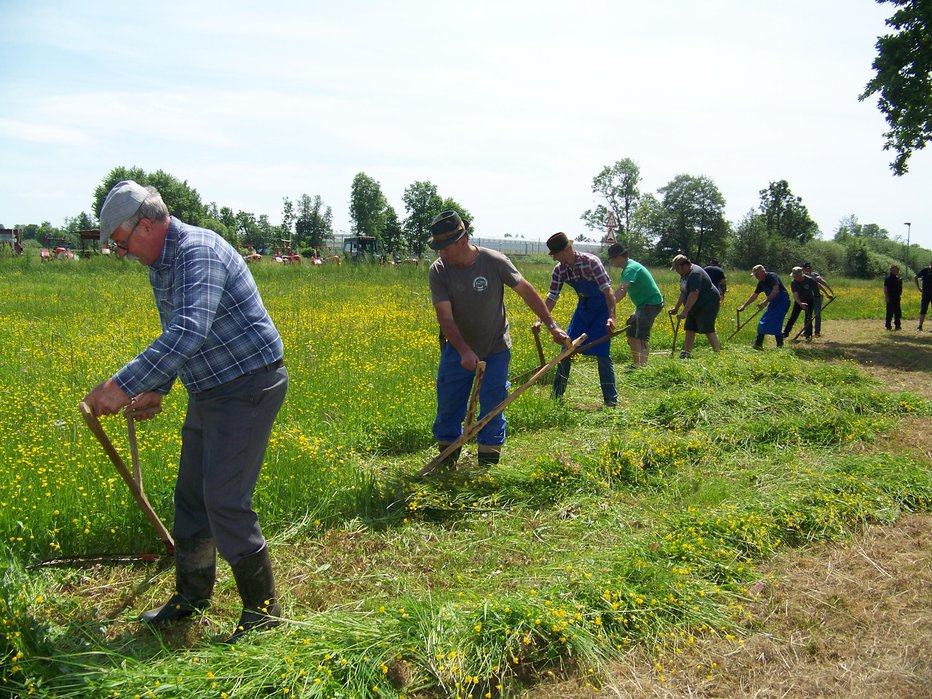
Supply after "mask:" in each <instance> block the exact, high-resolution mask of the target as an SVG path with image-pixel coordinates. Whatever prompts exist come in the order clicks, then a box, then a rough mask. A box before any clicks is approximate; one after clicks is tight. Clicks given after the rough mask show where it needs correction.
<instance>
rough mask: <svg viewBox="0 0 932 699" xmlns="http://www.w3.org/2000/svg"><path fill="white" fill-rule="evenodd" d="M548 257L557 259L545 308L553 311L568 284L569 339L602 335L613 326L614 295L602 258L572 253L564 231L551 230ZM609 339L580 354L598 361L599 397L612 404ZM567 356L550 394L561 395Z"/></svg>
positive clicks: (568, 366)
mask: <svg viewBox="0 0 932 699" xmlns="http://www.w3.org/2000/svg"><path fill="white" fill-rule="evenodd" d="M547 248H548V249H549V250H550V256H551V257H552V258H553V259H554V260H555V261H556V262H557V264H556V266H555V267H554V268H553V273H552V274H551V277H550V292H549V293H548V294H547V298H546V299H544V303H546V304H547V309H548V310H553V307H554V306H556V305H557V300H558V299H559V298H560V291H561V290H562V289H563V285H564V284H569V285H570V286H571V287H573V289H574V290H575V291H576V294H577V297H578V298H577V301H576V310H575V311H573V318H572V320H570V324H569V327H568V328H567V329H566V333H567V335H569V336H570V337H571V338H575V337H579V336H580V335H581V334H582V333H586V335H588V338H587V340H586V344H589V343H592V342H595V341H596V340H599V339H601V338H603V337H605V336H606V335H607V334H608V333H609V332H610V331H611V330H614V328H615V295H614V294H613V293H612V280H611V278H610V277H609V276H608V272H607V271H606V270H605V265H603V264H602V261H601V260H600V259H599V258H598V257H596V256H595V255H592V254H590V253H588V252H576V251H575V250H574V249H573V241H572V240H570V239H569V238H567V236H566V233H562V232H561V233H554V234H553V235H552V236H550V237H549V238H548V239H547ZM610 350H611V340H606V341H605V342H602V343H600V344H598V345H595V346H594V347H591V348H590V349H588V350H584V351H583V352H582V354H585V355H590V356H594V357H595V358H596V360H597V361H598V363H599V383H600V384H601V387H602V399H603V401H604V402H605V405H606V406H608V407H612V406H614V405H616V404H617V403H618V389H617V387H616V386H615V365H614V364H613V363H612V357H611V355H610ZM571 368H572V360H571V358H567V359H564V360H563V361H562V362H560V366H559V368H558V369H557V375H556V378H555V379H554V381H553V397H554V398H561V397H562V396H563V393H564V392H565V391H566V384H567V382H568V381H569V377H570V369H571Z"/></svg>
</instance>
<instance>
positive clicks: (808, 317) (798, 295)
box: [783, 267, 819, 342]
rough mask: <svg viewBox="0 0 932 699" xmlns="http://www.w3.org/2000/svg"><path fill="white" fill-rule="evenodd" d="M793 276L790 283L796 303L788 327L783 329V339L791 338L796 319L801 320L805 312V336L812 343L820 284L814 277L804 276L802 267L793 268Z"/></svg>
mask: <svg viewBox="0 0 932 699" xmlns="http://www.w3.org/2000/svg"><path fill="white" fill-rule="evenodd" d="M791 274H792V275H793V281H791V282H790V291H791V292H792V293H793V301H794V303H793V310H792V312H791V313H790V317H789V319H788V320H787V321H786V326H785V327H784V328H783V337H789V336H790V331H791V330H792V329H793V324H794V323H795V322H796V319H797V318H799V314H800V312H802V311H805V320H804V321H803V335H804V336H805V338H806V342H812V312H813V302H814V301H815V295H816V293H818V292H817V289H818V288H819V283H818V282H817V281H816V280H815V278H814V277H810V276H809V275H808V274H803V268H802V267H793V271H792V272H791Z"/></svg>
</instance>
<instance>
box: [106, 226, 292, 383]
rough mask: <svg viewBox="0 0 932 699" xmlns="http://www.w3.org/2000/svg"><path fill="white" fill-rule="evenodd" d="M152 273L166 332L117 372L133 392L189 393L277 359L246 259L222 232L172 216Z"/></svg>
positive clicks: (277, 345) (279, 350)
mask: <svg viewBox="0 0 932 699" xmlns="http://www.w3.org/2000/svg"><path fill="white" fill-rule="evenodd" d="M149 281H150V282H151V284H152V292H153V294H154V295H155V304H156V307H157V308H158V311H159V319H160V320H161V324H162V334H161V335H159V336H158V337H157V338H156V339H155V341H154V342H153V343H152V344H151V345H149V346H148V347H147V348H146V349H145V350H143V352H142V353H141V354H139V355H138V356H137V357H136V358H135V359H133V360H132V361H130V362H129V363H128V364H127V365H126V366H124V367H123V368H122V369H120V370H119V371H118V372H117V373H116V374H115V375H114V377H113V379H114V381H115V382H116V383H117V385H118V386H119V387H120V388H122V389H123V390H124V391H125V392H126V393H127V394H128V395H130V396H135V395H138V394H140V393H143V392H145V391H158V392H159V393H168V391H169V390H170V389H171V386H172V383H173V382H174V380H175V377H176V376H179V377H180V378H181V381H182V383H184V385H185V387H187V389H188V390H189V391H190V392H192V393H200V392H201V391H205V390H207V389H209V388H213V387H215V386H219V385H220V384H224V383H227V382H228V381H232V380H233V379H236V378H239V377H240V376H242V375H243V374H245V373H246V372H248V371H251V370H253V369H258V368H260V367H263V366H266V365H268V364H272V363H273V362H276V361H278V360H279V359H281V358H282V355H283V353H284V349H283V345H282V340H281V337H279V335H278V331H277V330H276V329H275V326H274V325H273V324H272V319H271V318H269V314H268V313H267V312H266V310H265V306H264V305H263V304H262V299H261V298H260V297H259V290H258V289H257V288H256V283H255V281H254V280H253V278H252V275H251V274H250V272H249V270H248V269H247V268H246V262H245V261H244V260H243V257H242V255H240V254H239V253H238V252H236V250H234V249H233V248H232V247H231V246H230V244H229V243H227V242H226V241H225V240H224V239H223V238H221V237H220V236H219V235H217V234H216V233H214V232H213V231H209V230H207V229H205V228H196V227H194V226H189V225H187V224H185V223H182V222H181V221H179V220H178V219H177V218H174V217H172V218H171V223H170V224H169V226H168V232H167V233H166V235H165V244H164V246H163V247H162V254H161V256H160V257H159V259H158V260H156V261H155V262H153V263H152V265H150V267H149Z"/></svg>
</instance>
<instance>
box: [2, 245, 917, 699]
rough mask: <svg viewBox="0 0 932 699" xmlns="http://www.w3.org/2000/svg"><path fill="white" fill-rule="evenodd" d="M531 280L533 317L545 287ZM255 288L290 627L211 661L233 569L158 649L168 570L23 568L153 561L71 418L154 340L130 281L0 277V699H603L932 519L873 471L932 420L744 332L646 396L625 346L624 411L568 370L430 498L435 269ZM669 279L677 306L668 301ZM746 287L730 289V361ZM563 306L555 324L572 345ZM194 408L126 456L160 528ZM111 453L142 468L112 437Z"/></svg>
mask: <svg viewBox="0 0 932 699" xmlns="http://www.w3.org/2000/svg"><path fill="white" fill-rule="evenodd" d="M519 267H520V268H521V269H522V272H524V273H525V274H526V276H527V277H528V278H529V279H530V280H531V281H532V283H533V284H534V285H535V287H537V288H538V290H540V291H545V290H546V285H547V282H548V277H549V270H550V265H549V264H546V263H542V262H524V263H519ZM254 274H255V276H256V279H257V282H258V284H259V287H260V290H261V292H262V295H263V299H264V300H265V302H266V305H267V307H268V308H269V311H270V313H271V315H272V316H273V319H274V320H275V322H276V325H277V326H278V328H279V330H280V332H281V334H282V336H283V339H284V341H285V348H286V363H287V366H288V369H289V373H290V377H291V384H290V389H289V395H288V398H287V400H286V404H285V407H284V408H283V410H282V412H281V414H280V416H279V419H278V422H277V424H276V428H275V431H274V433H273V437H272V441H271V443H270V447H269V452H268V456H267V462H266V467H265V469H264V470H263V474H262V478H261V480H260V483H259V486H258V489H257V492H256V509H257V510H258V512H259V514H260V518H261V520H262V522H263V528H264V530H265V532H266V534H267V536H269V538H270V539H271V540H272V542H273V548H272V556H273V560H274V561H275V564H276V568H277V570H278V577H279V587H280V590H281V592H282V596H283V603H284V607H285V614H286V616H287V618H288V620H289V622H288V623H287V624H285V625H283V626H282V627H281V628H280V629H278V630H275V631H273V632H270V633H267V634H261V635H257V636H255V637H254V638H251V639H249V640H248V641H246V642H244V643H242V644H241V645H240V646H237V647H236V648H235V649H230V648H226V647H221V646H218V645H216V644H214V643H212V641H214V640H216V638H218V637H220V636H221V635H223V631H224V630H225V629H226V628H227V627H228V626H229V625H230V624H231V623H232V622H233V617H234V614H235V612H236V611H237V608H236V605H237V603H238V599H237V597H236V593H235V586H233V583H232V580H230V579H229V575H228V571H226V570H224V571H223V575H224V576H225V577H224V578H222V579H221V582H220V586H219V594H218V599H217V603H216V606H215V607H214V608H213V609H212V610H211V611H210V612H208V613H207V614H206V615H205V616H204V618H203V619H201V620H199V621H198V622H196V623H194V624H192V625H181V627H180V628H179V629H172V630H169V631H168V632H166V633H165V634H163V635H159V634H157V633H156V632H154V631H153V630H150V629H148V628H145V627H142V626H140V625H139V624H137V623H136V622H135V617H136V614H137V613H138V611H139V610H141V609H143V608H145V607H146V605H148V604H150V603H155V602H157V601H158V600H159V598H161V597H162V596H164V595H165V594H166V593H167V592H169V591H170V589H171V586H172V574H171V570H170V569H167V570H166V569H165V568H164V567H159V566H158V565H157V564H151V565H148V566H142V567H139V566H136V567H127V566H102V567H97V568H94V569H92V570H86V569H77V570H75V569H58V568H28V567H27V566H30V565H31V564H34V563H35V562H37V561H41V560H43V559H48V558H52V557H59V556H76V555H82V554H94V553H108V554H116V553H132V554H139V553H143V552H158V550H159V547H160V544H159V542H158V539H157V537H156V536H155V534H154V533H153V531H152V530H151V528H150V526H149V524H148V522H147V521H146V519H145V518H144V516H143V515H142V514H141V513H140V512H139V511H138V509H137V508H136V506H135V504H134V502H133V500H132V498H131V497H130V496H129V493H128V491H127V489H126V487H125V485H124V484H123V483H122V482H121V481H120V479H119V477H118V476H117V474H116V472H115V471H114V469H113V467H112V465H111V464H110V462H109V461H108V459H107V457H106V456H105V454H104V453H103V451H102V450H101V448H100V446H99V445H98V444H97V442H96V441H95V440H94V438H93V436H92V435H91V434H90V432H89V431H88V430H87V429H86V427H85V426H84V423H83V421H82V420H81V417H80V415H79V413H78V411H77V403H78V401H79V400H80V399H81V397H83V395H84V394H85V393H86V392H87V391H88V390H89V389H90V388H91V387H92V386H93V385H95V384H96V383H98V382H100V381H102V380H104V379H105V378H107V377H108V376H110V375H111V374H112V373H113V372H114V371H116V370H117V369H118V368H119V367H120V366H121V365H122V364H123V363H124V362H125V361H127V360H128V359H130V358H131V357H132V356H133V355H134V354H135V353H136V352H138V351H139V350H141V349H142V348H144V347H145V346H146V344H147V343H148V341H149V340H151V338H152V337H153V336H154V335H155V333H156V332H157V329H158V320H157V316H156V313H155V310H154V308H153V304H152V300H151V292H150V290H149V286H148V280H147V277H146V274H145V270H143V269H142V268H140V267H139V266H138V265H127V264H121V263H118V262H117V261H116V260H109V259H105V258H100V259H92V260H84V261H80V262H78V263H72V264H57V263H45V264H40V263H38V262H35V261H32V262H30V261H28V260H0V293H2V296H0V310H2V313H0V341H2V346H3V347H4V352H3V361H2V363H0V389H2V390H0V429H2V430H3V434H4V439H3V447H2V456H3V459H2V462H0V463H2V465H0V471H3V473H2V478H0V532H2V534H3V536H4V537H5V540H6V541H7V542H8V546H7V547H6V551H5V552H4V553H3V554H2V559H0V561H2V566H3V570H2V579H0V658H2V663H3V664H2V670H0V693H2V692H7V693H9V694H11V695H14V696H16V695H18V694H22V695H28V694H31V695H36V696H58V697H87V696H92V697H110V696H115V697H116V696H119V697H122V696H130V697H132V696H136V695H138V696H140V697H142V696H170V697H218V696H227V697H254V696H269V695H272V696H308V697H310V696H322V697H325V696H344V697H362V696H393V697H401V696H405V697H433V696H461V697H482V696H489V697H491V696H513V695H514V694H515V693H516V692H517V691H518V690H519V688H520V687H521V686H523V685H524V684H526V683H529V682H534V681H537V680H538V679H541V678H547V677H549V676H551V675H552V674H561V673H566V672H573V673H577V674H579V675H580V676H583V677H587V678H589V680H590V682H591V684H592V686H593V687H597V686H598V685H599V681H600V680H599V678H600V671H601V668H603V667H604V665H605V664H606V663H608V662H610V661H611V659H612V658H613V657H615V656H616V654H618V653H620V652H622V651H623V650H624V649H626V648H629V647H630V646H631V644H638V643H646V644H656V643H663V642H664V639H665V638H669V636H670V635H671V634H673V635H675V636H677V637H678V638H687V639H688V638H690V637H692V636H694V635H698V634H709V633H714V634H726V635H729V636H735V637H738V636H740V634H741V633H742V631H743V630H744V629H746V628H747V627H748V626H749V624H750V620H748V619H747V618H746V616H745V615H744V613H743V604H742V600H743V598H744V597H745V596H746V592H747V587H748V585H750V584H752V583H753V581H754V580H755V579H756V575H757V574H756V573H755V566H756V565H758V564H759V563H761V562H763V561H766V560H767V559H769V558H770V557H771V556H772V555H773V554H774V553H775V552H777V551H779V550H781V549H783V548H785V547H789V546H797V545H800V544H803V543H805V542H809V541H816V540H826V539H828V540H831V539H835V538H843V537H846V536H848V534H849V533H850V532H851V531H852V530H854V529H856V528H857V527H858V526H859V525H860V524H862V523H863V522H865V521H881V522H890V521H894V520H895V519H896V518H897V516H898V515H899V514H900V513H901V512H903V511H912V510H920V511H922V510H927V509H928V508H929V503H930V499H932V471H930V468H929V466H930V465H929V463H928V462H927V461H922V460H915V459H910V458H906V457H904V456H903V455H902V454H901V453H898V452H895V451H890V450H887V449H885V448H884V439H885V435H888V434H890V432H891V430H895V428H896V427H897V425H898V424H899V421H900V420H901V419H902V418H903V417H904V416H925V417H928V416H930V415H932V403H930V402H929V401H928V400H926V399H924V398H922V397H920V396H919V395H916V394H912V393H892V392H889V391H886V390H884V387H883V386H882V385H881V384H880V383H879V382H878V381H876V380H874V379H872V378H870V377H869V376H866V375H865V374H864V373H862V371H861V370H859V369H858V368H857V367H856V366H855V365H854V364H852V363H845V362H832V363H826V362H822V361H812V360H811V359H808V358H807V357H809V356H812V355H811V354H810V355H807V354H806V353H804V352H799V353H797V352H796V351H795V350H793V349H786V350H783V351H776V350H773V349H772V348H771V349H770V351H767V352H763V353H754V352H752V351H751V350H750V349H749V346H750V344H751V341H752V339H753V332H754V331H753V326H754V323H751V324H749V326H748V327H747V328H745V329H744V330H743V331H742V332H741V333H740V334H739V335H738V336H737V337H736V338H735V339H734V340H733V341H731V342H728V343H723V345H724V349H725V351H724V352H722V353H721V354H719V355H714V354H712V353H711V352H710V351H709V350H708V349H707V345H706V344H705V340H704V339H703V338H700V339H699V340H698V342H697V348H698V351H697V352H696V353H695V356H696V359H694V360H693V361H691V362H682V361H679V360H674V359H671V358H670V356H669V350H670V348H671V341H672V325H671V324H670V322H669V321H668V319H667V318H666V316H665V314H664V315H663V316H662V317H659V318H658V320H657V323H656V325H655V329H654V333H653V336H652V349H653V350H655V351H658V352H659V351H663V350H666V351H665V352H664V353H663V354H658V355H657V356H654V357H651V360H650V363H649V365H648V367H647V368H646V369H644V370H642V371H637V372H633V373H632V372H625V371H622V370H621V368H622V367H623V366H624V364H626V363H627V361H628V350H627V345H626V343H624V342H616V343H613V356H614V357H615V360H616V366H617V368H618V370H619V373H618V380H619V390H620V393H621V400H620V403H619V407H618V408H617V409H615V410H609V411H605V410H597V409H596V406H597V405H599V404H600V403H601V397H600V394H599V391H598V386H597V381H596V378H595V368H594V365H593V364H592V363H591V362H587V361H586V360H581V361H580V362H579V363H578V366H577V368H575V369H574V373H573V376H572V378H571V381H570V390H569V391H568V394H567V400H566V401H565V402H564V403H561V404H556V403H554V402H553V401H551V400H550V398H549V386H547V385H546V382H542V384H541V385H539V386H536V387H535V388H533V389H531V390H530V391H528V392H527V393H526V394H525V395H524V396H522V397H521V398H519V399H518V400H517V401H515V402H514V403H513V405H512V406H511V407H510V408H509V410H508V411H507V415H508V424H509V441H508V445H507V447H506V451H505V455H504V457H503V461H502V464H500V465H499V466H498V467H496V468H494V469H492V470H491V471H489V472H479V471H477V470H476V469H475V468H471V467H468V466H467V462H470V461H474V459H475V455H474V453H473V454H472V455H471V456H468V455H467V456H464V457H463V459H462V462H461V463H462V466H463V468H460V469H458V470H457V471H455V472H452V473H443V474H437V475H435V476H432V477H429V478H418V477H416V476H415V474H416V473H417V471H418V469H419V468H420V467H421V466H422V465H423V464H424V463H426V462H427V461H428V460H429V458H430V457H431V456H432V455H433V448H432V438H431V433H430V426H431V423H432V421H433V417H434V384H433V380H434V373H435V371H436V361H437V354H438V352H437V328H436V322H435V320H434V316H433V310H432V308H431V305H430V296H429V291H428V289H427V281H426V278H427V271H426V268H425V267H423V266H422V267H420V268H414V267H397V268H381V267H368V266H360V267H354V266H347V265H341V266H339V267H326V266H325V267H321V268H310V267H307V266H303V267H301V266H295V267H279V266H275V265H271V264H266V265H260V266H259V267H256V268H254ZM614 276H616V277H617V274H615V275H614ZM657 278H658V282H659V284H660V286H661V290H662V291H663V292H664V296H665V299H666V301H667V304H668V305H672V303H673V302H674V301H675V293H676V289H677V288H678V287H677V280H678V277H676V276H675V275H674V273H672V272H661V273H659V274H658V276H657ZM830 281H831V283H832V286H833V288H834V289H835V290H836V292H837V293H838V299H837V300H836V301H835V302H834V303H833V305H832V307H831V309H829V311H827V312H826V318H829V317H830V318H832V319H864V318H882V314H883V295H882V290H881V288H880V287H879V285H878V284H877V283H862V282H854V281H848V280H830ZM751 282H752V278H751V277H750V275H749V274H744V273H740V274H739V273H733V274H732V276H731V278H730V291H729V296H728V299H727V301H726V304H725V306H724V308H723V311H722V313H721V315H720V317H719V318H720V322H719V335H720V336H721V337H722V338H723V340H724V338H726V337H727V336H728V335H729V334H730V333H731V331H732V330H733V329H734V327H735V312H734V309H735V307H736V306H737V305H738V304H739V303H741V302H743V301H744V300H745V299H746V298H747V296H748V294H749V293H750V291H751V288H752V286H751ZM908 293H909V292H907V294H908ZM914 296H915V298H913V296H906V297H905V301H904V312H905V313H906V315H907V316H910V314H912V315H915V310H916V309H912V308H911V304H912V305H915V306H918V295H914ZM914 301H915V303H912V302H914ZM506 304H507V306H508V309H509V317H510V319H511V325H512V336H513V339H514V348H513V359H512V373H513V374H520V373H522V372H524V371H525V370H527V369H531V368H533V367H534V366H536V364H537V358H536V349H535V347H534V343H533V339H532V335H531V333H530V331H529V328H530V325H531V323H532V322H533V320H534V318H533V317H532V315H531V314H530V312H529V311H528V310H527V309H526V307H524V305H523V304H522V303H521V302H520V299H518V297H517V296H516V295H514V294H509V296H508V297H506ZM573 306H574V301H573V299H572V298H570V297H567V296H566V295H564V298H563V299H562V300H561V302H560V304H559V305H558V306H557V309H556V311H557V312H556V316H557V318H558V319H559V320H560V321H561V322H563V323H564V324H565V323H566V321H567V320H568V318H569V315H570V313H571V312H572V309H573ZM630 310H631V308H630V304H629V303H628V302H625V304H623V305H622V307H621V308H620V310H619V314H618V315H619V318H620V319H622V320H623V319H624V318H625V317H626V316H627V314H628V313H630ZM749 312H750V311H749ZM880 325H881V323H880V322H878V328H879V327H880ZM800 327H801V326H800ZM878 335H879V332H878ZM679 342H680V343H681V342H682V336H680V338H679ZM556 351H557V348H556V346H555V345H550V346H546V352H547V353H548V356H552V355H553V354H555V353H556ZM184 405H185V401H184V391H183V388H182V387H180V386H178V387H176V388H175V390H174V391H173V392H172V394H171V395H170V396H169V397H168V399H166V401H165V411H164V413H163V414H162V415H161V416H159V418H158V419H156V420H152V421H149V422H146V423H142V424H140V425H139V427H138V432H139V448H140V454H141V458H142V463H143V473H144V477H145V485H146V492H147V494H148V496H149V499H150V501H151V502H152V504H153V506H154V508H155V509H156V511H157V512H159V513H160V515H161V516H162V518H163V520H165V522H166V523H167V524H168V525H169V527H170V522H171V515H172V513H171V502H172V486H173V482H174V473H175V462H176V459H177V455H178V449H179V445H180V441H179V428H180V423H181V419H182V415H183V410H184ZM104 425H105V428H106V429H107V430H108V432H109V434H110V435H111V437H112V438H113V439H114V442H115V443H116V444H117V448H118V449H120V450H121V451H122V452H123V453H124V454H127V453H128V452H127V450H126V447H125V424H124V423H123V422H122V420H121V419H120V418H117V417H111V418H106V419H105V420H104ZM221 567H222V568H223V566H221ZM548 673H551V674H548Z"/></svg>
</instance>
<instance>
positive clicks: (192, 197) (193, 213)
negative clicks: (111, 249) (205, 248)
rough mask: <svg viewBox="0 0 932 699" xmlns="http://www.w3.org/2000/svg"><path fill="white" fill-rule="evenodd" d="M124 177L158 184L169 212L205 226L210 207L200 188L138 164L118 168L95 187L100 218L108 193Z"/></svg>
mask: <svg viewBox="0 0 932 699" xmlns="http://www.w3.org/2000/svg"><path fill="white" fill-rule="evenodd" d="M122 180H134V181H136V182H138V183H139V184H141V185H143V186H146V185H152V186H153V187H155V188H156V189H157V190H158V191H159V194H161V195H162V200H163V201H164V202H165V205H166V206H167V207H168V211H169V213H171V214H172V216H177V217H178V218H179V219H181V220H182V221H184V222H185V223H190V224H191V225H194V226H199V225H201V219H202V218H204V217H205V216H206V215H207V207H206V206H204V204H202V203H201V195H200V194H198V193H197V190H196V189H194V188H193V187H191V186H189V185H188V182H187V180H185V181H183V182H182V181H181V180H179V179H178V178H176V177H174V176H173V175H170V174H168V173H167V172H165V171H163V170H156V171H155V172H153V173H151V174H147V173H146V171H145V170H143V169H142V168H138V167H132V168H125V167H115V168H113V169H112V170H111V171H110V172H109V173H108V174H107V176H106V177H105V178H104V180H103V182H101V184H100V185H99V186H98V187H97V189H95V190H94V205H93V206H94V209H93V210H94V215H95V216H97V217H98V218H99V217H100V209H101V207H102V206H103V205H104V199H106V198H107V194H108V193H109V192H110V189H111V188H112V187H113V185H115V184H116V183H117V182H121V181H122Z"/></svg>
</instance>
